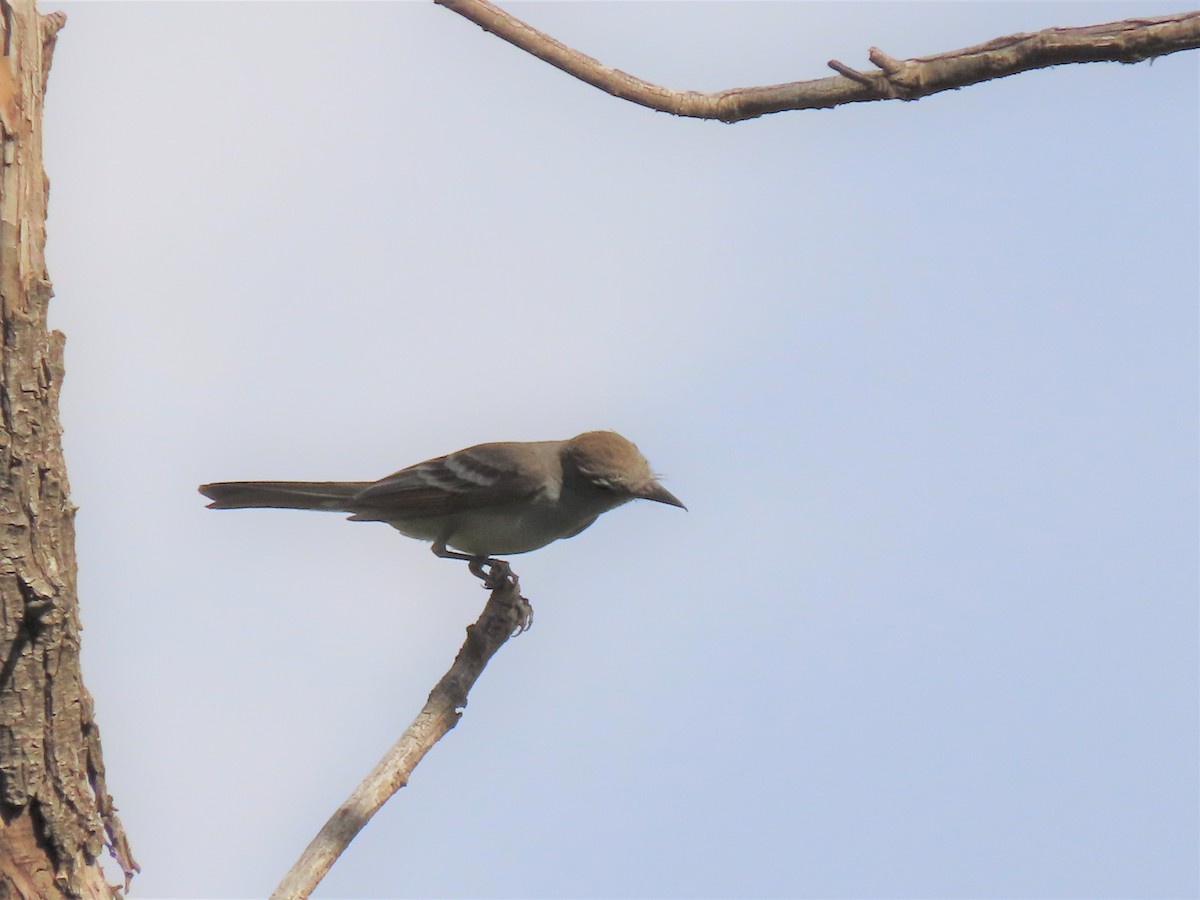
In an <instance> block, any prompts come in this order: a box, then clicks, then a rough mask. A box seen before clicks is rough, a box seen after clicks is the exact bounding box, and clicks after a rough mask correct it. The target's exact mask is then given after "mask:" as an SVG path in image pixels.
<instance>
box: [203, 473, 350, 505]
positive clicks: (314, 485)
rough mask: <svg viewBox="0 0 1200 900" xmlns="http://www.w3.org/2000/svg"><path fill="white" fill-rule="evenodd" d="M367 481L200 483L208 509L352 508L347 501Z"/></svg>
mask: <svg viewBox="0 0 1200 900" xmlns="http://www.w3.org/2000/svg"><path fill="white" fill-rule="evenodd" d="M368 484H370V482H368V481H222V482H218V483H216V484H202V485H200V493H202V494H203V495H204V496H205V497H208V498H209V499H210V500H212V503H210V504H208V508H209V509H264V508H270V509H324V510H330V511H334V512H349V511H350V510H349V509H347V508H346V504H347V502H348V501H349V500H350V498H351V497H353V496H354V495H355V494H357V493H358V492H359V491H361V490H362V489H363V488H365V487H366V486H367V485H368Z"/></svg>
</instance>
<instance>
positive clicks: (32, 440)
mask: <svg viewBox="0 0 1200 900" xmlns="http://www.w3.org/2000/svg"><path fill="white" fill-rule="evenodd" d="M0 12H2V13H3V26H4V36H3V47H2V52H3V59H0V146H2V156H0V897H30V898H55V897H89V898H90V897H112V896H115V895H116V894H118V893H119V889H117V888H114V887H111V886H110V885H109V884H108V883H107V881H106V879H105V878H104V873H103V872H102V871H101V868H100V864H99V857H100V854H101V853H102V852H103V851H104V850H105V848H106V847H108V848H111V849H112V852H113V855H114V857H115V858H116V859H117V861H118V863H119V864H120V865H121V867H122V869H123V870H124V871H125V873H126V879H127V880H128V877H129V876H130V875H131V874H132V872H133V871H135V870H136V868H137V867H136V864H135V863H134V861H133V858H132V857H131V856H130V853H129V848H128V845H127V844H126V841H125V837H124V834H123V832H122V829H121V826H120V823H119V822H118V820H117V818H116V816H115V814H114V810H113V805H112V798H111V797H110V796H109V795H108V791H107V789H106V787H105V783H104V764H103V762H102V760H101V756H100V738H99V733H98V732H97V730H96V725H95V722H94V721H93V717H92V699H91V696H90V695H89V694H88V692H87V690H86V688H85V687H84V685H83V681H82V679H81V677H80V671H79V609H78V603H77V597H76V587H75V525H74V516H75V508H74V506H73V505H72V504H71V501H70V499H69V488H68V484H67V474H66V469H65V466H64V462H63V455H62V441H61V427H60V425H59V419H58V394H59V388H60V386H61V384H62V377H63V336H62V335H61V334H60V333H59V332H49V331H48V330H47V328H46V307H47V304H48V302H49V300H50V297H51V295H52V293H53V291H52V289H51V286H50V281H49V278H48V277H47V273H46V265H45V257H44V251H45V242H46V202H47V192H48V186H47V182H46V176H45V172H44V171H43V169H42V104H43V100H44V97H45V90H46V77H47V75H48V73H49V69H50V56H51V52H52V50H53V48H54V42H55V37H56V35H57V33H58V30H59V29H60V28H62V26H63V24H64V23H65V22H66V17H65V16H64V15H63V14H62V13H53V14H51V15H48V16H40V15H38V13H37V10H36V8H35V6H34V3H33V0H12V2H8V0H0Z"/></svg>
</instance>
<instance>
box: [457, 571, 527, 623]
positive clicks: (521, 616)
mask: <svg viewBox="0 0 1200 900" xmlns="http://www.w3.org/2000/svg"><path fill="white" fill-rule="evenodd" d="M467 568H468V569H470V570H471V574H472V575H474V576H475V577H476V578H478V579H479V580H480V581H482V582H483V586H484V588H486V589H487V590H489V591H493V592H495V591H498V590H501V589H507V591H508V594H509V596H510V597H511V598H512V607H513V612H514V613H515V614H516V615H515V624H514V625H513V633H512V636H513V637H516V636H517V635H518V634H521V633H522V632H525V631H528V630H529V629H530V628H531V627H533V606H532V605H531V604H530V602H529V600H528V599H526V598H525V597H522V596H521V579H519V578H518V577H517V573H516V572H514V571H513V570H512V566H510V565H509V564H508V562H507V561H506V560H503V559H491V558H490V557H481V556H477V557H475V558H474V559H471V560H470V561H468V562H467Z"/></svg>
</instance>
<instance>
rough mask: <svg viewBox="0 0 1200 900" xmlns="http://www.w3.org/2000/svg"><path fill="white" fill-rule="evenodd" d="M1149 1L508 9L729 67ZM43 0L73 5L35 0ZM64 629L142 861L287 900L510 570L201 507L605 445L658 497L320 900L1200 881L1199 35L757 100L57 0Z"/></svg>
mask: <svg viewBox="0 0 1200 900" xmlns="http://www.w3.org/2000/svg"><path fill="white" fill-rule="evenodd" d="M1177 6H1178V4H1158V3H1149V2H1146V3H1111V4H1098V3H1082V2H1081V3H1072V4H1043V3H1010V4H948V3H942V4H909V3H893V4H869V5H868V4H829V3H821V4H817V3H808V4H800V3H772V4H752V3H745V4H734V3H705V4H701V3H671V4H665V3H664V4H649V3H638V4H611V5H600V4H596V3H587V4H583V3H580V4H555V5H530V4H521V5H516V4H514V5H513V6H512V7H511V8H512V9H513V10H514V12H516V13H517V14H519V15H524V16H526V17H528V19H529V20H530V21H531V22H532V23H533V24H535V25H538V26H540V27H543V28H545V29H547V30H549V31H550V32H551V33H553V34H555V35H556V36H557V37H559V38H560V39H562V40H564V41H566V42H568V43H570V44H573V45H575V46H577V47H579V48H580V49H581V50H583V51H584V52H587V53H589V54H591V55H593V56H596V57H598V58H600V59H601V60H603V61H604V62H606V63H608V64H611V65H614V66H617V67H620V68H624V69H626V70H628V71H631V72H634V73H637V74H638V75H641V76H643V77H645V78H648V79H651V80H655V81H661V82H663V83H666V84H668V85H671V86H676V87H689V88H697V89H713V88H721V87H727V86H733V85H742V84H762V83H771V82H777V81H785V80H793V79H799V78H815V77H822V76H824V75H826V74H828V70H827V69H825V68H824V62H825V60H827V59H830V58H838V59H840V60H842V61H843V62H845V63H847V64H849V65H852V66H863V67H865V66H866V65H867V63H866V61H865V57H866V51H867V48H869V47H870V46H872V45H875V46H879V47H881V48H883V49H884V50H886V51H888V52H889V53H891V54H893V55H896V56H916V55H921V54H927V53H934V52H940V51H944V50H949V49H952V48H956V47H961V46H965V45H968V44H972V43H978V42H981V41H984V40H988V39H990V38H992V37H996V36H998V35H1001V34H1005V33H1009V32H1013V31H1029V30H1036V29H1038V28H1042V27H1046V26H1050V25H1073V24H1088V23H1095V22H1102V21H1107V20H1111V19H1118V18H1122V17H1125V16H1130V15H1135V14H1146V15H1150V14H1158V13H1165V12H1170V11H1173V10H1175V9H1176V8H1177ZM50 8H51V7H46V9H50ZM63 8H65V9H66V10H67V12H68V14H69V17H70V18H69V22H68V25H67V28H66V30H65V31H64V32H63V33H62V35H61V37H60V40H59V43H58V50H57V54H56V57H55V63H54V70H53V72H52V75H51V82H50V91H49V98H48V107H47V122H46V138H47V148H46V165H47V169H48V171H49V174H50V177H51V180H52V192H51V205H50V223H49V226H50V230H49V247H48V256H49V262H50V267H51V277H52V278H53V280H54V283H55V287H56V292H57V296H56V299H55V300H54V301H53V306H52V320H53V323H54V324H55V326H56V327H59V328H62V329H63V330H64V331H65V332H66V333H67V338H68V341H67V367H68V370H67V381H66V385H65V388H64V394H63V418H64V424H65V427H66V438H65V439H66V450H67V459H68V463H69V465H70V473H71V480H72V487H73V490H74V498H75V500H76V502H77V503H78V504H79V505H80V511H79V516H78V530H79V558H80V580H79V583H80V589H81V602H82V608H83V619H84V622H85V626H86V630H85V633H84V648H83V652H84V664H85V676H86V679H87V683H88V685H89V687H90V688H91V690H92V692H93V693H94V694H95V698H96V709H97V714H98V717H99V722H100V725H101V728H102V732H103V738H104V749H105V755H106V762H107V764H108V773H109V784H110V787H111V789H112V791H113V793H114V795H115V797H116V800H117V803H118V805H119V806H120V808H121V814H122V816H123V819H124V821H125V824H126V826H127V828H128V830H129V834H130V839H131V841H132V843H133V847H134V850H135V853H136V855H137V857H138V859H139V860H140V861H141V862H142V864H143V866H144V868H145V872H144V874H143V875H142V876H140V877H139V878H138V879H137V880H136V881H135V883H134V893H133V896H134V897H135V898H137V897H164V898H165V897H202V896H209V897H256V896H264V895H265V894H266V893H267V892H268V891H269V890H270V889H271V887H273V885H274V883H275V881H276V880H277V878H278V877H279V876H280V875H281V874H282V872H283V871H284V870H285V869H286V868H287V866H288V865H290V863H291V862H292V860H293V859H294V857H295V856H296V855H297V854H298V853H299V851H300V850H301V849H302V848H303V846H304V845H305V843H307V841H308V840H309V839H310V838H311V836H312V835H313V834H314V833H315V831H316V829H317V828H319V827H320V825H321V823H322V822H323V821H324V820H325V818H326V816H327V815H328V814H329V813H330V812H331V811H332V810H333V809H334V808H335V806H336V805H337V804H338V802H340V800H341V799H342V798H343V797H344V795H345V794H346V793H347V792H348V791H349V790H350V789H351V788H352V787H353V785H354V784H355V783H357V781H358V779H359V778H360V777H361V776H362V775H363V774H364V773H365V772H366V770H367V769H368V768H369V767H370V766H371V765H372V764H373V763H374V762H375V760H376V759H377V758H378V757H379V756H380V755H381V754H382V753H383V752H384V751H385V750H386V748H387V747H388V746H389V745H390V743H391V742H392V740H394V738H395V737H396V736H397V735H398V734H399V733H400V731H401V730H402V729H403V727H404V726H405V725H406V724H407V723H408V721H409V719H410V718H411V716H412V715H413V714H414V713H415V712H416V711H417V710H418V709H419V708H420V705H421V703H422V702H423V701H424V699H425V696H426V693H427V692H428V690H429V688H430V687H431V686H432V684H433V683H434V681H435V680H436V679H437V678H438V677H439V676H440V674H441V673H442V672H443V671H444V670H445V668H446V667H447V666H448V664H449V662H450V660H451V659H452V658H453V655H454V652H455V650H456V649H457V647H458V645H459V643H460V642H461V639H462V632H463V628H464V627H465V625H466V624H467V623H468V622H469V621H471V620H472V619H473V618H474V616H475V615H476V613H477V612H478V609H479V607H480V606H481V604H482V602H483V600H484V593H483V592H482V591H481V590H480V589H479V588H478V586H477V585H476V584H475V582H474V581H473V579H471V578H470V576H469V575H468V574H467V573H466V571H465V569H464V567H462V566H460V565H458V564H456V563H450V562H446V561H441V560H437V559H435V558H434V557H433V556H432V555H431V554H430V553H429V552H428V549H427V548H425V547H423V546H422V545H420V544H418V543H416V542H412V541H408V540H405V539H403V538H401V537H399V536H398V535H396V534H395V533H394V532H392V531H391V530H390V529H387V528H386V527H383V526H378V525H361V524H348V523H346V522H344V521H342V520H341V519H340V518H339V517H337V516H322V515H317V514H306V513H299V512H283V511H247V512H236V513H231V512H224V513H215V512H209V511H206V510H204V508H203V498H201V497H200V496H199V495H198V494H197V493H195V486H196V485H197V484H199V483H200V482H204V481H213V480H226V479H238V478H284V479H301V478H311V479H337V478H346V479H356V480H358V479H370V478H375V477H379V476H381V475H384V474H386V473H388V472H390V471H393V470H395V469H397V468H399V467H401V466H403V465H407V464H409V463H412V462H416V461H418V460H420V459H423V458H426V457H428V456H433V455H437V454H439V453H443V452H447V451H450V450H454V449H457V448H459V447H462V446H465V445H468V444H471V443H475V442H478V441H483V440H496V439H518V440H536V439H547V438H561V437H567V436H570V435H572V434H575V433H577V432H579V431H582V430H586V429H591V428H615V429H617V430H619V431H621V432H622V433H624V434H625V435H627V436H628V437H630V438H632V439H633V440H635V441H636V442H637V443H638V444H639V445H640V446H641V448H642V449H643V451H644V452H645V453H646V455H647V456H648V457H649V459H650V461H651V463H652V465H653V466H654V467H655V468H656V469H657V470H658V471H660V472H661V473H662V474H663V476H664V482H665V483H666V484H667V486H668V487H669V488H670V489H671V490H672V491H673V492H675V493H676V494H677V495H678V496H679V497H680V498H682V499H683V500H684V502H686V503H687V504H688V506H689V507H690V512H688V513H686V514H685V513H682V512H680V511H678V510H674V509H669V508H664V507H659V506H657V505H652V504H635V505H632V506H630V507H627V508H623V509H621V510H618V511H616V512H614V513H612V514H610V515H609V516H607V517H606V518H605V519H603V520H602V521H601V522H600V523H598V524H597V525H596V526H595V527H594V528H593V529H591V530H590V531H588V532H586V533H585V534H583V535H581V536H580V537H579V538H577V539H574V540H571V541H567V542H563V543H560V544H556V545H552V546H551V547H548V548H546V549H545V550H542V551H539V552H538V553H535V554H532V555H529V556H524V557H519V558H517V559H515V560H514V564H515V568H516V569H517V571H519V572H520V573H521V575H522V583H523V586H524V588H525V592H526V593H527V594H528V596H530V597H531V598H532V600H533V602H534V604H535V607H536V609H537V622H536V625H535V627H534V629H533V631H532V632H530V633H529V634H527V635H524V636H522V637H521V638H520V639H518V640H516V641H514V642H513V643H512V644H510V645H509V646H508V647H506V648H505V649H504V650H503V651H502V652H501V654H500V655H499V657H497V659H496V660H494V662H493V664H492V666H491V667H490V668H489V669H488V670H487V672H486V673H485V674H484V677H483V678H482V680H481V682H480V684H479V685H478V686H477V688H476V690H475V692H474V693H473V694H472V698H471V705H470V707H469V709H468V710H467V713H466V715H465V718H464V720H463V721H462V723H461V724H460V725H459V727H458V728H457V729H456V730H455V731H454V732H453V733H452V734H451V735H450V736H449V737H448V738H447V739H446V740H445V741H444V742H443V743H442V744H441V745H439V746H438V747H437V748H436V749H435V751H434V752H433V753H432V754H431V755H430V757H429V758H428V759H427V760H426V761H425V763H424V764H423V765H422V766H421V767H420V768H419V769H418V771H417V773H416V775H415V777H414V778H413V780H412V783H411V785H410V786H409V787H408V788H407V789H405V790H404V791H403V792H402V793H401V794H400V795H399V796H398V797H396V798H395V799H394V800H393V801H392V803H391V804H389V805H388V806H387V807H386V808H385V810H384V811H383V812H382V813H381V814H380V815H379V816H378V817H377V818H376V820H375V821H373V822H372V823H371V824H370V825H369V826H368V828H367V829H366V830H365V831H364V832H363V834H362V835H361V836H360V837H359V838H358V840H357V841H356V842H355V843H354V845H353V846H352V847H351V849H350V851H349V852H348V853H347V854H346V855H345V856H344V857H343V859H342V860H341V861H340V862H339V863H338V864H337V866H336V867H335V868H334V870H333V872H332V874H331V875H330V876H329V878H328V879H327V880H326V882H325V883H324V885H323V887H322V889H321V892H320V893H319V895H318V896H325V897H408V896H412V897H419V896H438V897H630V898H632V897H751V896H754V897H853V898H869V897H887V898H892V897H896V898H900V897H905V898H907V897H947V898H955V897H989V898H990V897H1012V898H1018V897H1019V898H1045V897H1072V898H1074V897H1079V898H1094V897H1138V898H1142V897H1163V898H1167V897H1170V898H1177V897H1192V896H1195V895H1196V894H1197V892H1198V885H1197V868H1198V858H1197V844H1198V812H1197V797H1198V795H1200V781H1198V777H1197V754H1198V743H1200V740H1198V722H1197V709H1198V703H1200V690H1198V684H1197V680H1198V652H1197V641H1198V631H1197V566H1196V547H1197V539H1198V537H1200V534H1198V531H1200V529H1198V523H1197V499H1196V498H1197V465H1196V462H1197V445H1198V416H1197V393H1198V392H1197V331H1198V329H1197V296H1198V293H1200V291H1198V275H1197V273H1198V265H1197V263H1198V260H1197V245H1198V241H1197V238H1198V235H1200V221H1198V202H1197V200H1198V197H1200V189H1198V174H1197V173H1198V168H1200V167H1198V162H1200V153H1198V141H1200V138H1198V135H1200V128H1198V124H1200V117H1198V96H1200V89H1198V79H1197V74H1198V71H1197V69H1198V63H1197V59H1198V57H1197V56H1196V54H1194V53H1193V54H1183V55H1177V56H1174V57H1169V58H1166V59H1161V60H1159V61H1157V62H1155V63H1154V64H1153V65H1146V64H1143V65H1138V66H1119V65H1112V64H1108V65H1092V66H1077V67H1069V68H1063V69H1058V70H1054V71H1047V72H1036V73H1030V74H1026V75H1022V76H1019V77H1015V78H1010V79H1006V80H1004V81H1001V82H997V83H993V84H988V85H983V86H979V87H974V88H970V89H967V90H962V91H958V92H954V93H948V94H943V95H940V96H937V97H933V98H929V99H926V100H922V101H920V102H918V103H911V104H900V103H890V104H869V105H867V104H864V105H858V106H854V107H847V108H842V109H839V110H835V111H823V112H806V113H792V114H783V115H777V116H773V117H768V118H766V119H761V120H758V121H754V122H749V123H744V124H740V125H736V126H725V125H720V124H717V123H711V122H695V121H687V120H679V119H674V118H672V117H669V116H666V115H662V114H657V113H652V112H649V111H647V110H644V109H641V108H638V107H634V106H632V105H629V104H626V103H622V102H619V101H617V100H614V99H613V98H611V97H608V96H607V95H604V94H602V93H600V92H598V91H595V90H594V89H591V88H589V87H586V86H584V85H582V84H580V83H578V82H575V81H573V80H572V79H570V78H568V77H567V76H564V75H562V74H561V73H559V72H557V71H555V70H552V69H550V68H548V67H546V66H545V65H543V64H542V63H539V62H537V61H536V60H533V59H532V58H530V57H528V56H526V55H524V54H522V53H520V52H519V51H517V50H515V49H514V48H512V47H509V46H507V45H505V44H503V43H502V42H500V41H499V40H497V39H496V38H494V37H492V36H489V35H487V34H485V33H483V32H482V31H481V30H480V29H478V28H477V27H476V26H474V25H471V24H470V23H468V22H466V21H465V20H463V19H460V18H459V17H457V16H455V15H453V14H452V13H449V12H447V11H445V10H441V9H437V8H434V7H433V6H431V5H422V4H385V3H376V4H338V5H334V4H297V3H272V4H241V3H239V4H167V3H145V4H124V3H104V4H63Z"/></svg>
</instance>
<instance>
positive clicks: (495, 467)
mask: <svg viewBox="0 0 1200 900" xmlns="http://www.w3.org/2000/svg"><path fill="white" fill-rule="evenodd" d="M200 493H202V494H204V495H205V496H206V497H208V498H209V499H211V500H212V501H213V502H212V503H210V504H209V505H208V507H209V509H246V508H264V507H266V508H275V509H318V510H329V511H331V512H346V513H350V514H351V515H350V518H351V519H352V520H354V521H358V522H386V523H387V524H389V525H391V526H392V527H393V528H395V529H396V530H397V531H399V532H400V533H401V534H403V535H407V536H408V537H412V538H417V539H419V540H423V541H430V542H432V544H433V547H432V550H433V552H434V553H435V554H436V555H438V556H441V557H445V558H449V559H465V560H469V561H470V568H471V571H472V572H473V573H474V574H475V575H476V576H478V577H480V578H482V579H484V582H485V584H487V585H488V586H490V587H494V586H495V584H494V578H493V575H494V571H493V573H492V574H485V573H484V571H483V566H485V565H487V566H489V567H495V566H498V565H501V564H502V561H500V560H494V559H492V558H491V557H493V556H496V555H500V554H503V555H509V554H513V553H528V552H529V551H530V550H537V549H538V548H539V547H544V546H546V545H547V544H549V543H550V542H551V541H557V540H559V539H560V538H569V537H574V536H575V535H577V534H579V532H581V531H583V530H584V529H585V528H587V527H588V526H589V525H591V524H592V523H593V522H595V521H596V519H597V517H599V515H600V514H601V513H605V512H608V511H609V510H610V509H615V508H616V507H618V506H621V505H622V504H624V503H628V502H629V501H630V500H638V499H643V500H656V501H658V502H659V503H667V504H669V505H671V506H678V507H680V508H682V509H686V508H687V507H685V506H684V505H683V504H682V503H680V502H679V500H677V499H676V498H675V496H674V495H673V494H672V493H671V492H670V491H668V490H667V489H666V488H664V487H663V486H662V485H661V484H659V483H658V480H657V479H656V478H655V477H654V474H653V473H652V472H651V471H650V466H649V464H648V463H647V462H646V458H645V457H644V456H642V454H641V452H639V450H638V448H637V447H636V446H634V444H633V443H631V442H630V441H627V440H626V439H625V438H623V437H621V435H619V434H617V433H616V432H615V431H588V432H585V433H584V434H581V435H579V436H577V437H573V438H571V439H570V440H566V441H531V442H528V443H521V442H507V443H494V444H478V445H477V446H474V447H468V448H467V449H465V450H459V451H458V452H457V453H451V454H449V455H448V456H439V457H437V458H436V459H430V460H427V461H425V462H421V463H417V464H416V465H415V466H409V467H408V468H407V469H401V470H400V471H399V472H396V473H394V474H392V475H388V476H387V477H386V478H381V479H379V481H226V482H218V483H216V484H203V485H201V486H200ZM448 548H453V550H451V549H448ZM455 551H459V552H455ZM503 571H504V573H506V574H507V572H508V567H507V564H503Z"/></svg>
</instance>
